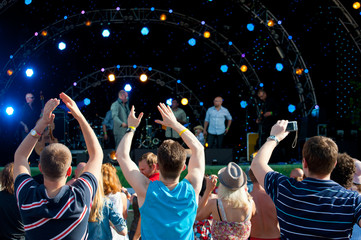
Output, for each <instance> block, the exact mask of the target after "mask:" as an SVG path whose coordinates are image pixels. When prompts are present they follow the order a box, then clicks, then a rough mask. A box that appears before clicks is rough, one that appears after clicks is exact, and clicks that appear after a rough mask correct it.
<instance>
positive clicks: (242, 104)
mask: <svg viewBox="0 0 361 240" xmlns="http://www.w3.org/2000/svg"><path fill="white" fill-rule="evenodd" d="M240 104H241V108H246V107H247V105H248V104H247V102H246V101H241V103H240Z"/></svg>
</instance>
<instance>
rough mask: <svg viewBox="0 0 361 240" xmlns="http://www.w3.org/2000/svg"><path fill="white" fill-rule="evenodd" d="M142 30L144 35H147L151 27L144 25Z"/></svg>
mask: <svg viewBox="0 0 361 240" xmlns="http://www.w3.org/2000/svg"><path fill="white" fill-rule="evenodd" d="M140 32H141V33H142V35H143V36H146V35H148V34H149V29H148V28H147V27H143V28H142V30H141V31H140Z"/></svg>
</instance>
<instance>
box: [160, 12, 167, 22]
mask: <svg viewBox="0 0 361 240" xmlns="http://www.w3.org/2000/svg"><path fill="white" fill-rule="evenodd" d="M166 19H167V15H165V14H164V13H163V14H162V15H160V20H162V21H165V20H166Z"/></svg>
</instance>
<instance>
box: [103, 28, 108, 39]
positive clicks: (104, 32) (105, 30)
mask: <svg viewBox="0 0 361 240" xmlns="http://www.w3.org/2000/svg"><path fill="white" fill-rule="evenodd" d="M102 35H103V37H105V38H107V37H109V36H110V31H109V30H108V29H104V30H103V32H102Z"/></svg>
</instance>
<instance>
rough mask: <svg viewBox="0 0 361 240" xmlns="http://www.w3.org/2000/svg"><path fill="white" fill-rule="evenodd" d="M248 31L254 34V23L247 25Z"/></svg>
mask: <svg viewBox="0 0 361 240" xmlns="http://www.w3.org/2000/svg"><path fill="white" fill-rule="evenodd" d="M247 29H248V31H250V32H252V31H253V30H254V25H253V24H252V23H248V24H247Z"/></svg>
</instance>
